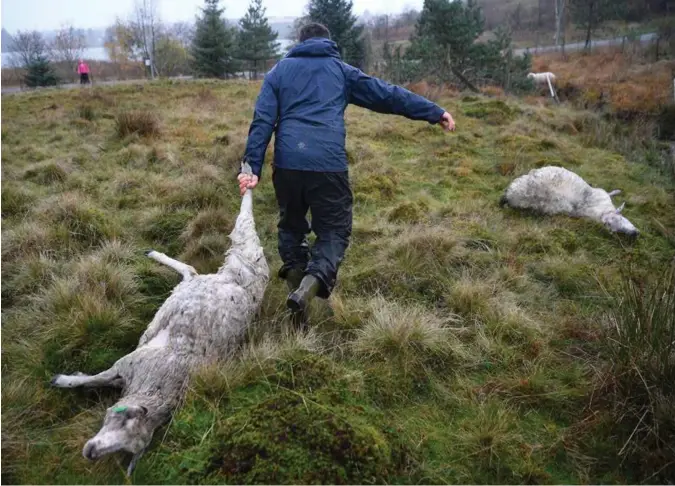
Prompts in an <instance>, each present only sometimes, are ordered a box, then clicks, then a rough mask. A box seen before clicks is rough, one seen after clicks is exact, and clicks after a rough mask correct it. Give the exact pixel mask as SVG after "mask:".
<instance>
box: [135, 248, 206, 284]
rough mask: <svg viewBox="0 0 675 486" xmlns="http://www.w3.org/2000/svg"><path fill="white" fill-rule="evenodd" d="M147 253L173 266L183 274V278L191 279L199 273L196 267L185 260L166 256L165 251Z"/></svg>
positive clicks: (154, 258)
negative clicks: (184, 261)
mask: <svg viewBox="0 0 675 486" xmlns="http://www.w3.org/2000/svg"><path fill="white" fill-rule="evenodd" d="M147 255H148V256H149V257H150V258H152V259H153V260H155V261H157V262H159V263H161V264H162V265H166V266H167V267H169V268H172V269H174V270H175V271H176V272H178V273H180V274H181V275H182V276H183V280H189V279H191V278H192V277H194V276H195V275H197V270H195V268H194V267H192V266H190V265H187V264H185V263H183V262H179V261H178V260H174V259H173V258H170V257H168V256H166V255H165V254H164V253H159V252H157V251H155V250H151V251H149V252H148V253H147Z"/></svg>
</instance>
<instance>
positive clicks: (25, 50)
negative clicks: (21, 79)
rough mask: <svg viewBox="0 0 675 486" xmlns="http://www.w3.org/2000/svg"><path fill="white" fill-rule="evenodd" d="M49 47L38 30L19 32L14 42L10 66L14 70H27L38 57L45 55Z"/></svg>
mask: <svg viewBox="0 0 675 486" xmlns="http://www.w3.org/2000/svg"><path fill="white" fill-rule="evenodd" d="M46 49H47V46H46V44H45V40H44V38H43V37H42V34H40V33H39V32H38V31H37V30H33V31H18V32H17V33H16V35H15V36H14V41H13V42H12V48H11V52H12V55H11V57H10V64H11V66H12V67H14V68H19V69H25V68H26V67H28V65H30V64H31V62H33V61H34V60H35V59H36V58H37V57H39V56H42V55H44V53H45V51H46Z"/></svg>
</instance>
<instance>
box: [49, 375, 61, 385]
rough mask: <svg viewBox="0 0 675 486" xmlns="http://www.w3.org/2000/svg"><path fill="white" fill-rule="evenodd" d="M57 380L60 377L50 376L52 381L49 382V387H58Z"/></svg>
mask: <svg viewBox="0 0 675 486" xmlns="http://www.w3.org/2000/svg"><path fill="white" fill-rule="evenodd" d="M59 378H61V375H54V376H52V379H51V380H49V384H50V385H51V386H58V382H59Z"/></svg>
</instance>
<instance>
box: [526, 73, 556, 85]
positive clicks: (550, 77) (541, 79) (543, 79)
mask: <svg viewBox="0 0 675 486" xmlns="http://www.w3.org/2000/svg"><path fill="white" fill-rule="evenodd" d="M527 79H531V80H532V81H534V82H535V84H539V85H542V86H543V85H546V84H548V81H551V83H555V79H556V78H555V74H553V73H552V72H545V73H529V74H528V75H527Z"/></svg>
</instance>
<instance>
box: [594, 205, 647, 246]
mask: <svg viewBox="0 0 675 486" xmlns="http://www.w3.org/2000/svg"><path fill="white" fill-rule="evenodd" d="M624 207H626V203H623V204H622V205H621V206H619V207H618V208H617V209H615V210H614V211H610V212H608V213H605V214H603V215H602V223H603V224H604V225H605V226H606V227H607V228H608V229H609V230H610V231H612V232H614V233H624V234H626V235H628V236H630V237H632V238H636V237H637V236H638V235H639V234H640V232H639V231H638V230H637V228H636V227H635V226H633V223H631V222H630V221H628V220H627V219H626V218H624V217H623V216H622V215H621V211H623V208H624Z"/></svg>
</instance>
